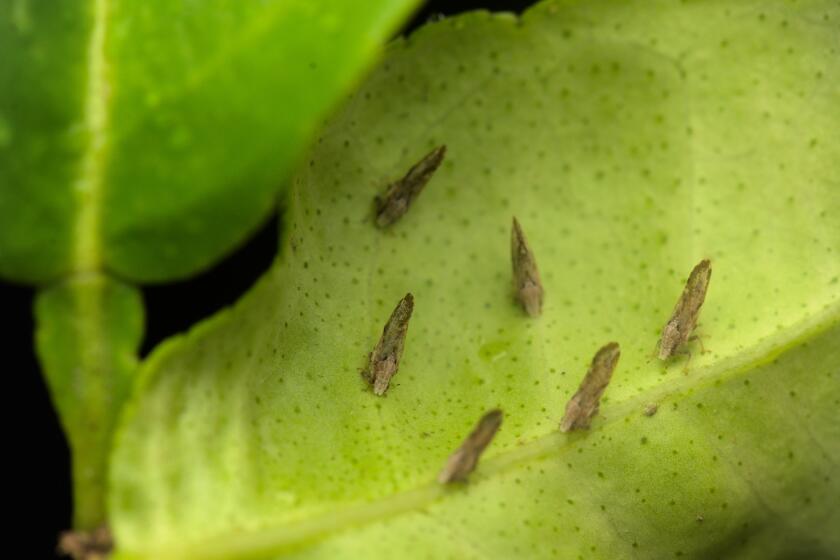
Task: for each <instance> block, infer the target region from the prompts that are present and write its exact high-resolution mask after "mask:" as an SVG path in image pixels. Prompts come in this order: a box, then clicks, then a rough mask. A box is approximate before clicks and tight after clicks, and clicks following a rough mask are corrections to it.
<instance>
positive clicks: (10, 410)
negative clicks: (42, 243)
mask: <svg viewBox="0 0 840 560" xmlns="http://www.w3.org/2000/svg"><path fill="white" fill-rule="evenodd" d="M34 294H35V290H34V289H33V288H29V287H24V286H14V285H10V284H6V283H0V309H2V310H3V320H4V323H5V325H6V328H5V329H4V333H3V335H4V336H3V350H4V352H3V354H4V356H3V358H4V359H3V366H2V371H3V374H4V375H3V377H4V381H5V382H6V384H7V385H6V390H5V394H6V407H5V409H6V410H5V412H6V413H5V415H4V416H5V417H6V422H7V426H6V430H7V432H8V433H9V435H10V437H9V439H10V440H11V446H8V447H6V450H5V453H4V460H5V463H6V466H7V468H8V469H9V471H11V472H9V474H8V475H7V476H6V477H5V481H6V483H5V484H6V488H7V490H8V491H7V492H5V493H4V494H5V495H7V496H10V497H11V503H9V504H8V508H7V511H8V512H9V519H10V522H11V526H10V527H7V533H8V535H9V538H11V539H13V540H18V539H19V544H18V545H12V550H15V549H17V550H26V554H25V556H26V557H28V558H50V557H52V556H53V555H54V551H55V545H56V540H57V535H58V532H59V531H61V530H62V529H66V528H67V527H68V526H69V525H70V515H71V486H70V452H69V450H68V449H67V443H66V441H65V439H64V433H63V432H62V431H61V426H60V425H59V423H58V417H57V416H56V413H55V411H54V410H53V407H52V403H51V402H50V397H49V393H48V392H47V387H46V384H45V383H46V382H45V380H44V379H43V377H42V376H41V368H40V366H39V365H38V361H37V359H36V357H35V347H34V342H33V335H34V327H35V326H34V324H33V318H32V298H33V296H34ZM13 555H14V554H13Z"/></svg>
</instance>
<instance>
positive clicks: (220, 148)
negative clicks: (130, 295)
mask: <svg viewBox="0 0 840 560" xmlns="http://www.w3.org/2000/svg"><path fill="white" fill-rule="evenodd" d="M414 4H416V2H415V1H414V0H375V1H372V2H363V3H360V4H358V5H356V4H349V3H347V2H344V1H342V0H321V1H319V2H312V1H309V0H270V1H265V2H237V1H232V0H206V1H203V2H200V3H195V2H187V1H178V2H171V1H169V0H154V1H149V2H112V1H110V0H90V1H88V2H78V1H75V0H74V1H65V0H62V1H57V2H34V1H29V0H13V1H9V2H4V3H3V5H2V6H0V51H1V52H3V53H5V56H4V57H3V60H2V62H0V274H2V275H3V276H5V277H7V278H11V279H15V280H22V281H29V282H39V283H43V282H46V281H48V280H51V279H54V278H56V277H58V276H61V275H64V274H67V273H69V272H72V271H78V270H82V271H85V270H92V269H102V268H107V269H108V270H110V271H112V272H114V273H116V274H117V275H120V276H122V277H123V278H130V279H132V280H140V281H163V280H168V279H172V278H176V277H183V276H186V275H189V274H192V273H194V272H196V271H197V270H199V269H201V268H203V267H206V266H208V265H209V264H211V263H212V262H213V261H214V260H215V259H217V258H218V257H219V256H221V255H222V254H223V253H225V252H226V251H228V250H229V249H231V247H233V246H234V245H235V244H236V243H238V242H239V241H241V240H242V239H243V238H244V237H245V235H246V234H247V233H248V232H249V231H250V230H252V229H253V228H254V227H256V225H257V224H258V223H259V222H260V221H261V220H262V219H263V218H264V217H265V216H266V215H267V214H268V212H269V211H270V209H271V207H272V206H273V204H274V193H275V192H276V191H277V190H278V189H279V188H280V187H281V186H283V184H284V179H285V177H286V175H287V174H288V172H289V171H290V170H291V167H292V165H293V164H294V163H295V161H296V160H297V158H298V157H299V156H300V153H301V151H302V150H303V149H304V147H305V145H306V143H307V142H308V141H309V140H310V137H311V135H312V133H313V130H314V127H315V125H316V124H318V122H319V120H320V119H321V118H322V117H323V115H324V112H325V111H326V110H327V109H329V108H330V107H331V106H332V105H333V104H334V103H335V102H336V101H337V100H338V99H339V98H340V97H341V95H343V94H344V92H345V91H346V90H347V89H348V88H349V87H350V85H351V84H352V83H353V82H354V81H355V80H356V79H357V76H358V75H359V73H360V71H361V70H362V69H363V68H364V67H365V66H366V65H368V64H369V62H370V60H371V59H372V58H373V56H374V54H375V53H376V51H377V49H378V47H379V45H380V43H381V42H382V40H383V39H384V38H386V37H387V36H388V34H389V33H390V32H391V31H392V29H393V28H394V26H395V25H396V24H397V23H398V22H399V20H400V19H401V18H402V17H403V16H404V15H405V14H406V12H407V10H408V9H410V8H411V7H412V6H413V5H414Z"/></svg>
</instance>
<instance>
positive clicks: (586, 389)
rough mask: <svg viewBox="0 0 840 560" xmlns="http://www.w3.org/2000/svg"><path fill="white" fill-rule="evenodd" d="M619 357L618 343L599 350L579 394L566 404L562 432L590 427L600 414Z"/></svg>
mask: <svg viewBox="0 0 840 560" xmlns="http://www.w3.org/2000/svg"><path fill="white" fill-rule="evenodd" d="M619 356H621V349H620V348H619V346H618V343H617V342H610V343H609V344H607V345H606V346H604V347H602V348H601V349H600V350H598V352H597V353H596V354H595V357H594V358H592V365H590V366H589V371H587V372H586V376H585V377H584V378H583V381H581V383H580V387H579V388H578V390H577V393H575V394H574V396H573V397H572V398H571V399H569V402H568V404H566V413H565V414H564V415H563V420H562V421H561V422H560V431H561V432H568V431H571V430H575V429H586V428H588V427H589V422H590V421H591V420H592V417H593V416H595V415H596V414H597V413H598V405H599V403H600V402H601V395H603V394H604V391H605V390H606V388H607V385H609V383H610V379H612V374H613V370H615V366H616V364H617V363H618V358H619Z"/></svg>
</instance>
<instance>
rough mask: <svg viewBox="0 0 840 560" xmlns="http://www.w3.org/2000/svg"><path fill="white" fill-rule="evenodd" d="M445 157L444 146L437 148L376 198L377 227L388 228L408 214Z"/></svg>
mask: <svg viewBox="0 0 840 560" xmlns="http://www.w3.org/2000/svg"><path fill="white" fill-rule="evenodd" d="M445 155H446V146H438V147H437V148H435V149H434V150H432V151H431V152H429V153H428V154H426V155H425V156H424V157H423V159H421V160H420V161H419V162H417V163H416V164H415V165H414V166H413V167H412V168H411V169H409V170H408V173H406V174H405V176H404V177H403V178H402V179H399V180H397V181H394V182H393V183H391V184H390V185H389V186H388V190H387V191H385V194H384V195H382V196H381V197H380V196H377V197H376V200H375V202H376V225H377V226H379V227H380V228H384V227H388V226H390V225H391V224H393V223H394V222H396V221H397V220H399V219H400V218H401V217H402V216H403V214H405V213H406V212H408V208H409V207H410V206H411V203H412V202H414V199H415V198H417V195H419V194H420V191H422V190H423V187H425V186H426V183H428V182H429V179H431V178H432V175H434V173H435V171H437V168H438V167H440V164H441V163H442V162H443V157H444V156H445Z"/></svg>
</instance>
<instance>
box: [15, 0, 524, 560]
mask: <svg viewBox="0 0 840 560" xmlns="http://www.w3.org/2000/svg"><path fill="white" fill-rule="evenodd" d="M532 3H533V2H532V1H522V0H520V1H481V0H474V1H467V0H463V1H462V0H450V1H446V0H442V1H432V2H427V3H426V5H425V6H424V7H423V8H422V9H421V10H420V11H418V12H417V14H416V15H415V17H414V18H412V20H411V21H410V22H409V23H408V25H406V26H405V28H404V29H403V32H410V31H411V30H412V29H414V28H416V27H417V26H419V25H422V24H423V23H425V22H426V21H428V20H429V19H430V18H433V17H436V16H438V15H452V14H457V13H460V12H463V11H467V10H472V9H477V8H483V9H488V10H493V11H513V12H521V11H522V10H523V9H525V8H526V7H527V6H529V5H531V4H532ZM276 249H277V219H276V217H272V218H271V219H270V220H269V221H268V222H267V223H266V224H265V225H264V226H263V227H262V228H261V229H260V231H259V232H257V233H256V234H255V235H254V236H253V237H252V238H251V239H249V240H248V241H247V243H246V244H245V245H244V246H242V247H240V248H239V249H238V250H237V251H236V252H235V253H234V254H232V255H229V256H228V257H227V258H226V259H225V260H223V261H222V262H220V263H218V264H217V265H216V266H215V267H213V268H212V269H210V270H208V271H206V272H204V273H202V274H201V275H199V276H197V277H195V278H192V279H190V280H189V281H186V282H177V283H171V284H165V285H160V286H146V287H143V297H144V301H145V306H146V334H145V338H144V341H143V346H142V350H141V355H146V354H147V353H148V351H149V350H150V349H151V348H153V347H154V346H155V345H156V344H157V343H159V342H160V341H161V340H163V339H165V338H167V337H168V336H170V335H172V334H174V333H177V332H180V331H183V330H185V329H187V328H189V327H190V325H192V324H194V323H195V322H197V321H199V320H200V319H202V318H204V317H207V316H209V315H211V314H212V313H214V312H215V311H217V310H218V309H220V308H222V307H224V306H227V305H230V304H231V303H233V302H234V301H236V299H237V298H238V297H239V296H240V295H241V294H242V293H244V292H245V291H246V290H247V289H248V288H249V286H251V284H252V283H253V282H254V281H255V280H256V279H257V278H258V277H259V276H260V275H261V274H262V273H263V272H264V271H265V270H267V269H268V267H269V265H270V264H271V261H272V259H273V258H274V255H275V253H276ZM33 295H34V289H33V288H31V287H28V286H20V285H13V284H8V283H5V282H0V310H2V317H3V319H2V320H3V322H4V323H5V325H6V328H7V329H8V331H9V332H8V333H7V334H6V335H5V337H4V338H5V344H3V350H4V352H3V353H4V355H3V362H2V363H3V364H4V366H3V370H2V371H3V373H4V377H5V379H4V381H5V383H6V385H5V386H6V391H5V397H6V398H5V399H4V401H5V404H6V406H5V413H6V414H5V415H6V417H7V418H6V426H7V428H6V429H7V430H8V432H7V433H8V434H9V435H10V436H11V437H9V438H7V441H8V440H11V446H6V449H5V453H4V454H3V455H4V457H5V461H6V464H7V465H8V466H10V467H11V472H10V473H9V475H8V476H7V477H5V481H6V484H8V486H7V489H8V490H11V491H10V492H5V495H6V496H11V497H12V499H11V500H10V501H8V502H7V506H8V507H7V508H6V512H7V515H10V516H11V518H12V523H11V527H8V526H7V530H10V532H9V533H7V537H6V538H7V539H11V541H17V543H18V544H20V545H21V549H22V550H26V551H27V557H29V558H54V557H55V556H54V550H55V542H56V537H57V535H58V533H59V532H60V531H61V530H63V529H66V528H67V527H69V526H70V523H71V512H72V509H71V507H72V505H71V486H70V457H69V451H68V449H67V443H66V441H65V439H64V434H63V433H62V431H61V427H60V425H59V423H58V418H57V416H56V414H55V411H54V410H53V408H52V404H51V403H50V398H49V394H48V392H47V388H46V386H45V384H44V381H43V379H42V377H41V373H40V368H39V366H38V363H37V360H36V358H35V354H34V348H33V339H32V335H33V329H34V325H33V320H32V298H33ZM8 544H11V543H10V542H9V541H8V540H7V545H8ZM12 548H13V549H16V548H18V547H17V546H13V547H12ZM6 550H8V548H6Z"/></svg>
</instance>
